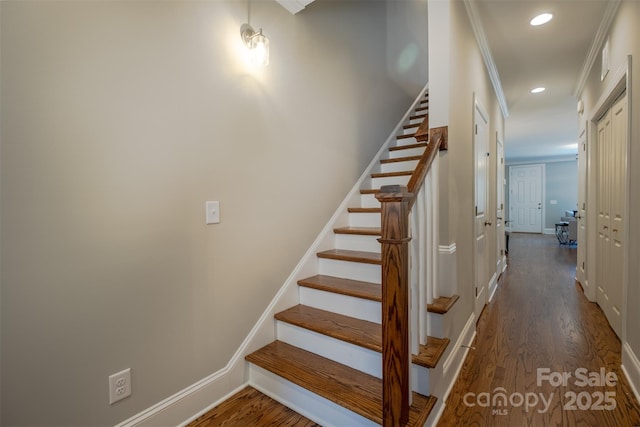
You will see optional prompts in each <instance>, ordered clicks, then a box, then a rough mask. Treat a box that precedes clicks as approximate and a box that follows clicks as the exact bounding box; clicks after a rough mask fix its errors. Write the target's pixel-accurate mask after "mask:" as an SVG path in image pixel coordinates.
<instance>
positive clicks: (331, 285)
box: [298, 274, 382, 302]
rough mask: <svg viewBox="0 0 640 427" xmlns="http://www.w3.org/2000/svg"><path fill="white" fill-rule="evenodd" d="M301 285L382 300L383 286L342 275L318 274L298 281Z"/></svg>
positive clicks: (372, 299)
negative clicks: (342, 276) (345, 277)
mask: <svg viewBox="0 0 640 427" xmlns="http://www.w3.org/2000/svg"><path fill="white" fill-rule="evenodd" d="M298 284H299V285H300V286H304V287H308V288H313V289H318V290H321V291H326V292H333V293H335V294H341V295H347V296H352V297H356V298H362V299H367V300H371V301H377V302H380V301H382V287H381V286H380V285H379V284H377V283H370V282H362V281H360V280H351V279H343V278H341V277H333V276H325V275H321V274H319V275H316V276H312V277H307V278H306V279H302V280H299V281H298Z"/></svg>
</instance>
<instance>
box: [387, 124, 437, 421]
mask: <svg viewBox="0 0 640 427" xmlns="http://www.w3.org/2000/svg"><path fill="white" fill-rule="evenodd" d="M414 136H415V138H416V139H417V140H418V141H428V145H427V147H426V148H425V151H424V152H423V154H422V156H421V158H420V160H419V161H418V165H417V166H416V168H415V170H414V172H413V174H412V176H411V178H410V179H409V183H408V184H407V186H403V185H388V186H383V187H382V188H381V189H380V192H379V193H378V194H376V198H377V199H378V200H379V201H380V204H381V216H382V218H381V238H380V239H379V241H380V243H381V251H382V384H383V389H382V403H383V404H382V411H383V414H382V416H383V423H382V425H383V426H385V427H386V426H389V427H391V426H399V425H404V424H406V423H407V421H408V420H409V407H410V401H411V400H410V393H411V384H410V380H409V371H410V364H411V351H410V345H409V328H410V319H409V307H410V304H409V287H410V284H409V241H410V240H411V236H410V228H409V214H410V212H411V208H412V206H413V205H414V203H415V202H416V199H417V192H418V191H419V190H420V188H421V187H422V185H423V184H424V181H425V177H426V175H427V173H428V172H429V169H430V168H431V165H432V164H433V161H434V159H435V157H436V154H437V153H438V151H439V150H446V149H447V148H448V128H447V127H446V126H444V127H438V128H431V129H429V124H428V116H427V117H426V118H425V119H424V120H423V122H422V124H421V125H420V127H419V128H418V131H416V134H415V135H414Z"/></svg>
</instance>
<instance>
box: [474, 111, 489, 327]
mask: <svg viewBox="0 0 640 427" xmlns="http://www.w3.org/2000/svg"><path fill="white" fill-rule="evenodd" d="M488 117H489V116H488V115H487V113H486V112H485V110H484V108H482V106H481V105H480V104H479V103H478V101H477V100H475V110H474V138H473V141H474V151H475V216H474V218H475V225H474V231H475V239H474V240H475V257H474V258H475V261H474V276H475V277H474V280H475V295H476V301H475V315H476V320H477V319H479V318H480V314H481V313H482V309H483V308H484V306H485V304H486V303H487V294H488V290H487V288H488V286H487V284H488V283H487V282H488V276H489V275H488V274H487V273H488V270H489V269H488V257H487V227H488V226H490V225H491V224H490V223H489V222H488V221H487V213H486V212H487V188H488V186H487V180H488V173H487V172H488V165H489V126H488V124H489V119H488Z"/></svg>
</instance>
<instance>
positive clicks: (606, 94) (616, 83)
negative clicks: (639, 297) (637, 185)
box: [587, 55, 633, 342]
mask: <svg viewBox="0 0 640 427" xmlns="http://www.w3.org/2000/svg"><path fill="white" fill-rule="evenodd" d="M631 75H632V69H631V55H628V56H627V60H626V61H625V62H624V63H623V64H622V65H621V66H620V67H619V68H618V69H617V70H616V73H615V74H614V75H613V76H612V78H611V80H610V81H609V83H608V84H607V87H606V88H605V90H604V91H603V92H602V95H600V98H598V102H597V103H596V105H595V106H594V108H593V110H592V114H591V118H590V122H591V124H592V125H594V126H595V125H597V122H598V121H599V120H600V119H601V118H602V116H603V115H604V114H606V112H607V111H608V110H609V109H610V108H611V107H612V106H613V105H614V103H615V102H616V100H617V98H618V97H619V96H620V95H622V94H623V93H624V92H625V91H626V96H627V146H626V150H627V152H626V156H625V160H626V165H625V168H626V170H625V173H626V176H625V200H624V204H625V206H624V229H625V230H629V222H630V218H629V214H630V206H629V200H630V193H631V167H630V166H631V142H632V141H631V137H632V135H631V126H632V123H633V115H632V82H631ZM596 144H597V137H596ZM594 145H595V144H594ZM596 153H597V151H596ZM594 155H595V154H594ZM597 160H598V159H595V161H596V162H597ZM587 163H588V164H589V162H587ZM593 164H595V163H593ZM594 167H595V166H594ZM589 175H590V173H589V171H587V176H589ZM596 179H597V178H596ZM595 184H597V182H596V183H595ZM596 188H597V187H596ZM594 205H595V203H594ZM627 234H628V233H627ZM594 253H595V255H594V260H597V251H594ZM623 253H624V254H623V258H624V259H623V268H622V307H621V315H620V320H621V327H620V329H621V335H622V336H621V337H620V339H621V341H623V342H625V341H626V339H627V313H628V298H627V295H628V289H629V267H630V265H629V264H630V260H629V241H628V239H627V241H625V243H624V250H623ZM594 264H595V265H596V266H597V264H596V263H594ZM594 268H595V267H594ZM594 271H595V274H597V270H594ZM594 277H596V276H595V275H594ZM594 292H595V289H594Z"/></svg>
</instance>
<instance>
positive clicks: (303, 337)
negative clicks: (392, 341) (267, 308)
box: [277, 322, 382, 378]
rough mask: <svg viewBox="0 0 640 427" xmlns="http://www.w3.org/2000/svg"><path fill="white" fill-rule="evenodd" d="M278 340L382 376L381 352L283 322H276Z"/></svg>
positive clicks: (375, 375)
mask: <svg viewBox="0 0 640 427" xmlns="http://www.w3.org/2000/svg"><path fill="white" fill-rule="evenodd" d="M277 328H278V332H277V333H278V340H280V341H284V342H286V343H287V344H291V345H294V346H296V347H299V348H301V349H303V350H307V351H310V352H311V353H315V354H317V355H319V356H322V357H326V358H327V359H331V360H333V361H334V362H338V363H341V364H343V365H346V366H350V367H352V368H353V369H357V370H359V371H361V372H364V373H365V374H369V375H372V376H374V377H377V378H382V354H381V353H378V352H377V351H373V350H369V349H366V348H364V347H360V346H358V345H355V344H350V343H348V342H346V341H341V340H338V339H335V338H331V337H329V336H327V335H323V334H319V333H317V332H313V331H310V330H308V329H304V328H300V327H298V326H295V325H291V324H289V323H285V322H277Z"/></svg>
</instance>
